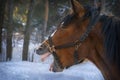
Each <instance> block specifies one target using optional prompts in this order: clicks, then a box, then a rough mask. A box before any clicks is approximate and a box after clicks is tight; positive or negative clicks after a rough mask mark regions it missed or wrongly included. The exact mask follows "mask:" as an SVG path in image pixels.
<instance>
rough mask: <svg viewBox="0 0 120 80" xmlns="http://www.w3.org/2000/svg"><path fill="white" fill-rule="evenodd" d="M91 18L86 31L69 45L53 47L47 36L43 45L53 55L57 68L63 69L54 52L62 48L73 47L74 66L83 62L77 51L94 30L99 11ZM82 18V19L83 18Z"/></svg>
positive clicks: (50, 39)
mask: <svg viewBox="0 0 120 80" xmlns="http://www.w3.org/2000/svg"><path fill="white" fill-rule="evenodd" d="M91 15H92V16H91V17H90V23H89V24H88V26H87V30H86V31H85V32H84V33H83V34H82V36H80V39H78V40H76V41H74V42H71V43H67V44H63V45H58V46H55V45H54V43H53V41H52V37H51V36H49V38H48V42H46V43H45V45H46V46H47V48H48V49H49V51H50V52H51V53H52V54H53V56H54V58H55V60H56V62H57V64H58V66H59V67H60V68H61V69H63V68H64V67H63V65H62V63H61V61H60V59H59V57H58V55H57V54H56V50H58V49H64V48H70V47H74V48H75V51H74V55H73V56H74V64H78V63H80V62H81V61H83V59H81V60H79V59H78V58H79V57H78V55H79V54H78V49H79V47H80V46H81V45H82V43H83V42H84V41H85V39H86V38H87V37H88V35H89V33H90V32H91V31H92V29H93V28H94V26H95V25H96V23H97V22H98V21H99V19H100V11H97V13H96V11H93V13H92V14H91ZM83 18H84V17H83ZM68 67H69V66H66V68H68Z"/></svg>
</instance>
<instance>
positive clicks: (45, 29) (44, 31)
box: [41, 0, 49, 41]
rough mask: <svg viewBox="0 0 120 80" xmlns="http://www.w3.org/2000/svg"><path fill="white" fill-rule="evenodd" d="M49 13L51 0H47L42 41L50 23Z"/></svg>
mask: <svg viewBox="0 0 120 80" xmlns="http://www.w3.org/2000/svg"><path fill="white" fill-rule="evenodd" d="M48 14H49V1H48V0H45V17H44V20H45V21H44V28H43V33H42V39H41V40H42V41H43V40H44V37H45V35H46V31H47V23H48Z"/></svg>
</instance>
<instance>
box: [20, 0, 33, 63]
mask: <svg viewBox="0 0 120 80" xmlns="http://www.w3.org/2000/svg"><path fill="white" fill-rule="evenodd" d="M33 6H34V0H30V5H29V10H28V15H27V24H26V27H25V34H24V43H23V52H22V60H23V61H27V60H28V50H29V43H30V32H31V25H30V23H31V19H32V11H33Z"/></svg>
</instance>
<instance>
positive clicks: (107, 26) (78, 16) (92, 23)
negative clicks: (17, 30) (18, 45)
mask: <svg viewBox="0 0 120 80" xmlns="http://www.w3.org/2000/svg"><path fill="white" fill-rule="evenodd" d="M71 3H72V10H73V12H72V13H70V14H69V15H67V16H66V17H65V18H64V19H63V21H62V22H61V23H60V24H59V26H58V28H57V30H56V31H55V32H54V34H53V35H52V36H50V37H49V38H48V39H47V40H45V41H44V42H43V43H42V44H41V46H40V47H39V50H40V51H39V53H40V54H41V53H42V52H43V51H46V50H47V49H48V50H49V51H50V52H51V54H52V55H53V56H54V62H53V71H55V72H57V71H62V70H63V69H64V68H68V67H69V66H72V65H74V64H78V63H80V62H82V61H83V60H84V59H88V60H90V61H92V62H93V63H94V64H95V65H96V66H97V67H98V68H99V69H100V70H101V72H102V74H103V76H104V78H105V80H120V20H119V19H118V18H116V17H113V16H107V15H100V8H99V7H97V8H95V7H90V6H82V5H81V4H80V3H79V2H78V1H76V0H71ZM43 53H44V52H43Z"/></svg>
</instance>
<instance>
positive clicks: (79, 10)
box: [71, 0, 85, 17]
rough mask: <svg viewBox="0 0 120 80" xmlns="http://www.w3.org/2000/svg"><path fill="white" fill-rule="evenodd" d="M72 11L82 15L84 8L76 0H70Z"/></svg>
mask: <svg viewBox="0 0 120 80" xmlns="http://www.w3.org/2000/svg"><path fill="white" fill-rule="evenodd" d="M71 4H72V10H73V13H75V14H77V15H78V16H79V17H82V16H84V14H85V9H84V7H83V6H82V5H81V4H80V2H78V1H77V0H71Z"/></svg>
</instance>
